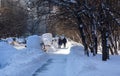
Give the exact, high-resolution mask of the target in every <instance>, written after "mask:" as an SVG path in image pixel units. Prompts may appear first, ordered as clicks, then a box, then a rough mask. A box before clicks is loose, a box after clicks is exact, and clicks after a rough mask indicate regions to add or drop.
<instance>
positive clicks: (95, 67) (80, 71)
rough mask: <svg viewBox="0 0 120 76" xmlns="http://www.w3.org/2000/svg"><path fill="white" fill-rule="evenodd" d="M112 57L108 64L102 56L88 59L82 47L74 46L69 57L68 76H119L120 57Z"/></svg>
mask: <svg viewBox="0 0 120 76" xmlns="http://www.w3.org/2000/svg"><path fill="white" fill-rule="evenodd" d="M110 57H111V59H110V60H109V61H106V62H105V61H102V59H101V55H97V56H95V57H93V56H91V57H87V56H85V55H84V50H83V47H82V46H73V47H72V48H71V53H70V54H69V55H68V57H67V64H66V65H67V66H66V76H119V75H120V72H119V71H120V67H119V64H120V61H119V60H120V57H119V56H110ZM113 69H114V70H113Z"/></svg>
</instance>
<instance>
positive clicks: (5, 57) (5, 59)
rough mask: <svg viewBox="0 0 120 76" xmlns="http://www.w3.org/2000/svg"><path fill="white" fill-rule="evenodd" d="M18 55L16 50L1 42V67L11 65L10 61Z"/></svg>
mask: <svg viewBox="0 0 120 76" xmlns="http://www.w3.org/2000/svg"><path fill="white" fill-rule="evenodd" d="M16 53H17V51H16V49H15V48H13V47H12V46H11V45H9V44H7V43H6V42H0V67H1V68H3V67H5V66H6V65H8V64H9V61H10V60H11V58H12V57H13V55H15V54H16Z"/></svg>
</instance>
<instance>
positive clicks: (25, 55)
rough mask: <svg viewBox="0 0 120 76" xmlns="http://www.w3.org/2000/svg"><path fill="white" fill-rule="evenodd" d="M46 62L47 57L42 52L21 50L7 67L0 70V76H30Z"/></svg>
mask: <svg viewBox="0 0 120 76" xmlns="http://www.w3.org/2000/svg"><path fill="white" fill-rule="evenodd" d="M47 60H48V55H47V54H45V53H44V52H42V50H38V49H26V50H21V51H20V52H19V53H18V54H16V55H14V57H13V58H12V60H11V62H10V64H9V65H8V66H7V67H5V68H3V69H1V70H0V76H32V74H34V72H35V71H36V70H37V69H38V68H40V67H41V66H42V65H43V64H44V63H45V62H46V61H47Z"/></svg>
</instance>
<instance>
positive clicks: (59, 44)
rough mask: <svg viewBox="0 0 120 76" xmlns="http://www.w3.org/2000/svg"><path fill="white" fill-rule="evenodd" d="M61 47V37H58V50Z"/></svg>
mask: <svg viewBox="0 0 120 76" xmlns="http://www.w3.org/2000/svg"><path fill="white" fill-rule="evenodd" d="M61 46H62V39H61V37H59V39H58V48H61Z"/></svg>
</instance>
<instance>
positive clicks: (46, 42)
mask: <svg viewBox="0 0 120 76" xmlns="http://www.w3.org/2000/svg"><path fill="white" fill-rule="evenodd" d="M42 41H43V43H44V45H51V43H52V34H51V33H45V34H43V35H42Z"/></svg>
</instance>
